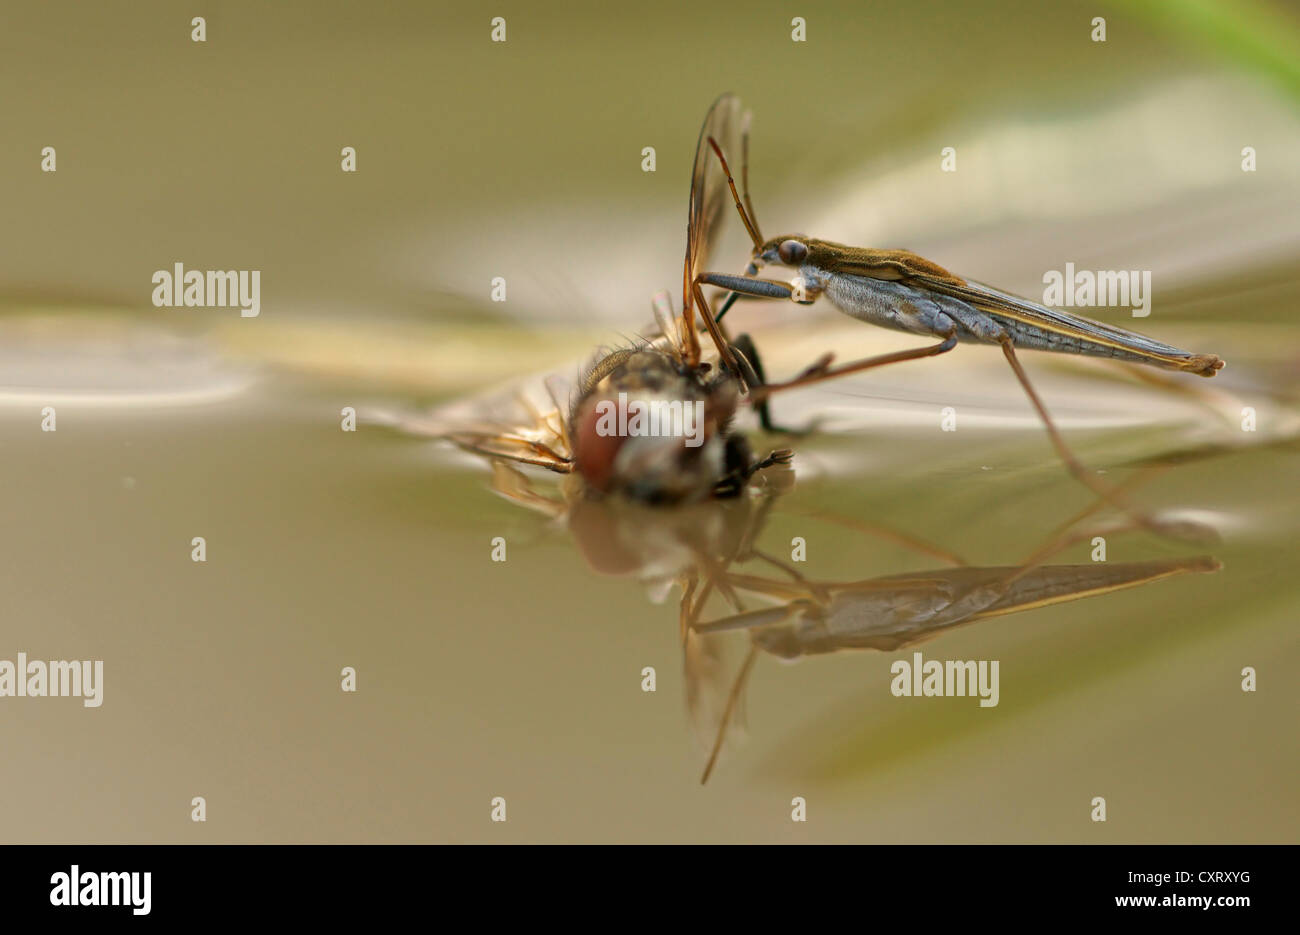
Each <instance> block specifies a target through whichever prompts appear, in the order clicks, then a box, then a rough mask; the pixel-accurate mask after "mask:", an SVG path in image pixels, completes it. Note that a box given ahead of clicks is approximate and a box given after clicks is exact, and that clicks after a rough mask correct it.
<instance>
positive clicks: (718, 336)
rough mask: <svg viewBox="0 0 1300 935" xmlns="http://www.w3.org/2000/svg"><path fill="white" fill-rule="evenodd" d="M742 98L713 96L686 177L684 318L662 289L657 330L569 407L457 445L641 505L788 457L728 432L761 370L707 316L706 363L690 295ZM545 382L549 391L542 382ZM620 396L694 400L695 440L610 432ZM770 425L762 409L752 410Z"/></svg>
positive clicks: (742, 482) (603, 365)
mask: <svg viewBox="0 0 1300 935" xmlns="http://www.w3.org/2000/svg"><path fill="white" fill-rule="evenodd" d="M738 113H739V103H738V102H737V100H736V99H735V98H734V97H731V96H724V97H722V98H719V99H718V101H717V102H716V103H715V104H714V105H713V107H712V109H711V110H710V111H709V113H708V115H707V116H706V117H705V121H704V126H703V128H702V129H701V131H700V142H699V145H698V147H697V150H696V156H695V165H694V171H693V174H692V178H691V197H690V214H689V219H688V222H687V233H686V239H687V243H686V258H685V263H684V267H683V296H682V315H681V316H680V317H676V316H674V314H673V311H672V305H671V302H670V301H669V300H668V299H667V297H666V296H663V295H661V296H657V297H656V300H655V316H656V319H657V322H658V328H659V334H658V335H657V336H656V337H654V338H653V339H651V340H649V341H647V342H645V343H643V344H640V345H638V346H635V347H631V348H621V349H618V350H615V351H613V352H612V353H609V354H606V355H605V356H604V357H602V358H601V359H599V360H598V361H597V362H596V363H595V364H594V365H593V366H591V367H590V368H589V369H588V370H587V372H586V373H585V375H584V376H583V378H582V379H581V381H580V383H579V385H578V387H577V390H576V392H575V394H574V398H573V401H572V403H571V405H570V406H568V407H567V410H566V409H565V407H563V406H561V404H560V403H559V401H558V400H557V399H556V398H555V397H556V394H555V393H554V392H553V391H552V392H551V399H552V402H553V403H554V404H555V409H554V411H552V412H549V413H541V412H538V411H536V410H534V411H533V412H532V416H533V419H534V424H533V425H532V426H531V427H516V428H511V429H504V430H500V431H484V430H481V429H479V430H471V431H456V432H450V433H444V434H445V437H447V438H449V439H450V440H451V441H453V442H455V443H456V444H457V445H459V446H460V447H461V448H464V449H466V450H468V451H471V452H473V453H475V454H480V455H485V456H487V457H491V458H505V459H509V460H511V461H515V462H520V463H524V464H531V465H536V466H539V467H544V468H546V469H548V470H551V471H555V472H558V473H561V474H572V475H576V476H578V477H579V478H581V481H582V482H583V485H584V486H585V487H586V488H587V489H588V490H593V491H596V492H598V493H607V494H620V495H623V496H626V497H628V498H630V499H633V500H636V501H639V502H643V503H654V504H659V503H684V502H692V501H698V500H704V499H708V498H709V497H726V496H735V495H737V494H738V493H740V492H741V491H743V490H744V488H745V486H746V484H747V483H748V482H749V480H750V478H751V477H752V476H753V475H754V474H755V473H756V472H758V471H762V470H764V469H765V468H769V467H771V466H773V465H777V464H784V463H787V462H788V461H789V460H790V457H791V452H790V451H789V450H788V449H781V450H777V451H774V452H772V453H771V454H769V455H767V456H766V457H764V458H761V459H760V458H757V457H756V456H755V455H754V454H753V452H752V451H751V449H750V446H749V443H748V441H747V440H746V439H745V437H744V436H743V435H741V434H739V433H737V432H735V431H733V430H732V422H733V420H734V416H735V414H736V411H737V409H738V408H739V406H740V405H741V404H742V402H743V401H744V399H745V396H746V393H747V391H748V389H749V387H750V386H753V385H757V384H760V383H761V382H762V365H761V364H760V363H759V361H758V356H757V354H756V351H755V348H754V345H753V342H752V341H751V340H750V339H749V337H748V336H747V335H740V336H739V337H737V338H736V340H735V341H734V342H732V341H731V340H730V339H728V338H727V337H726V336H725V334H724V333H723V332H722V330H721V329H720V328H719V327H718V326H717V325H715V324H714V323H713V321H712V319H711V318H709V317H708V316H706V317H705V322H706V324H707V325H708V326H709V332H710V337H711V338H712V340H713V344H714V346H715V348H716V350H717V360H716V362H711V361H705V360H701V349H700V340H699V334H698V330H697V321H696V318H697V311H696V307H695V303H696V301H697V300H698V301H702V296H701V295H700V292H699V289H700V287H699V284H698V283H697V281H696V273H697V271H698V270H699V269H700V267H701V266H702V265H703V263H704V261H705V259H706V258H707V256H708V253H709V249H710V247H711V246H712V244H713V242H714V240H715V239H716V233H717V231H718V230H719V229H720V228H721V226H722V225H721V220H722V217H723V215H724V214H725V213H726V211H728V210H729V204H728V201H729V199H728V195H727V187H726V184H725V182H724V180H723V178H722V177H721V176H720V175H719V174H718V173H717V172H716V171H714V172H709V171H708V169H709V167H710V163H711V160H710V158H709V150H708V148H707V146H706V145H705V141H706V140H709V139H732V138H733V137H734V136H735V135H736V134H737V130H738V126H739V120H738ZM548 389H549V388H548ZM616 400H618V401H619V402H620V403H624V404H625V403H626V402H628V401H631V402H634V403H638V404H642V405H645V404H650V405H656V404H672V405H678V406H679V407H680V406H682V405H683V404H685V405H692V406H693V405H694V404H699V409H698V411H700V412H702V414H703V418H702V438H696V439H691V440H690V443H688V440H687V439H686V438H684V437H683V436H682V435H680V434H668V433H661V434H630V433H627V432H616V433H611V432H609V431H606V430H604V429H605V428H606V426H607V424H608V423H607V422H606V421H602V418H601V412H602V409H604V410H605V411H608V410H607V407H608V406H609V405H610V404H613V403H614V402H615V401H616ZM759 413H760V417H761V419H762V421H763V424H764V426H765V427H770V426H769V424H768V421H767V410H766V407H765V406H760V407H759Z"/></svg>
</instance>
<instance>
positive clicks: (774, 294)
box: [695, 273, 822, 319]
mask: <svg viewBox="0 0 1300 935" xmlns="http://www.w3.org/2000/svg"><path fill="white" fill-rule="evenodd" d="M695 281H696V282H697V283H699V284H701V285H705V286H717V287H718V288H720V289H730V290H731V295H729V296H728V297H727V301H726V302H725V303H724V304H723V306H722V308H721V309H720V310H719V311H718V315H717V317H718V319H721V318H722V316H723V315H725V314H726V313H727V310H728V309H730V308H731V306H732V303H734V302H735V301H736V299H738V298H740V297H741V296H749V297H752V298H756V299H789V300H790V301H791V302H797V303H798V304H800V305H812V304H813V303H814V302H816V301H817V297H818V296H820V295H821V294H822V290H821V287H820V286H817V285H815V284H813V283H811V282H807V281H802V280H801V281H796V282H784V281H782V280H780V279H764V278H762V277H761V276H750V275H746V276H734V275H731V274H729V273H700V274H699V275H698V276H696V277H695Z"/></svg>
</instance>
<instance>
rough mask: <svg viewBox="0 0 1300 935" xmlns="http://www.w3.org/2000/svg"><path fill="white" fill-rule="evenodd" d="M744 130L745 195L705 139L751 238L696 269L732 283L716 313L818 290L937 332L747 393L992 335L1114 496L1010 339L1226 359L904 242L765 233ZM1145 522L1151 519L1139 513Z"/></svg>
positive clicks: (1163, 362)
mask: <svg viewBox="0 0 1300 935" xmlns="http://www.w3.org/2000/svg"><path fill="white" fill-rule="evenodd" d="M748 135H749V134H748V114H746V115H745V119H744V121H743V126H742V130H741V137H742V138H741V153H742V160H743V162H742V170H741V187H742V191H743V194H744V200H743V203H742V200H741V195H740V194H738V193H737V192H736V185H735V181H734V179H733V178H732V176H731V170H730V168H729V167H728V166H727V160H726V156H725V154H724V150H723V144H722V143H721V142H719V141H718V140H717V139H710V140H709V141H708V143H709V146H710V147H711V148H712V149H713V151H714V153H716V155H717V157H718V161H719V162H720V163H721V164H722V168H723V171H724V172H725V173H726V175H727V183H728V186H729V188H730V191H731V196H732V200H733V201H734V203H735V207H736V211H737V212H738V213H739V214H740V218H741V221H742V222H743V224H744V226H745V230H746V231H747V232H748V234H749V237H750V239H751V240H752V242H753V257H752V259H751V261H750V264H749V266H748V268H747V269H746V271H745V275H744V276H733V275H726V274H721V273H712V272H704V273H701V274H699V276H698V278H697V282H698V283H699V284H707V285H713V286H720V287H722V288H724V289H728V290H730V291H731V292H732V295H731V296H730V297H729V298H728V300H727V302H726V304H725V305H724V306H723V307H722V308H721V309H720V310H719V312H718V314H717V316H716V319H721V318H722V317H723V316H724V315H725V314H726V312H727V310H728V309H729V308H730V307H731V304H732V303H733V302H734V301H735V300H736V298H738V297H739V296H742V295H743V296H753V297H759V298H769V299H789V300H791V301H794V302H797V303H799V304H802V305H808V304H811V303H812V302H814V301H816V299H817V298H818V297H819V296H821V295H823V294H824V295H825V296H826V297H827V298H828V299H830V301H831V302H832V303H833V304H834V305H835V307H836V308H838V309H839V310H840V311H842V312H844V313H845V314H847V315H850V316H852V317H853V318H858V319H860V320H862V321H866V322H870V323H872V324H876V325H881V326H883V327H886V328H891V329H894V330H897V331H906V332H909V333H911V334H918V335H925V336H928V337H932V338H936V339H938V343H935V344H931V345H928V346H926V347H920V348H915V349H912V350H904V351H897V352H894V353H890V354H882V355H879V356H875V357H868V358H865V359H863V360H857V361H853V362H850V363H845V364H841V365H839V366H836V367H832V366H831V362H832V358H833V355H831V354H827V355H825V356H824V357H823V358H821V359H820V360H819V361H817V362H816V363H814V364H813V365H812V366H811V367H809V368H808V369H806V370H805V371H804V372H803V373H801V374H799V375H798V376H796V377H795V378H794V379H792V380H789V381H787V382H784V383H772V384H767V385H766V386H764V387H762V388H759V389H755V390H754V392H753V393H752V394H751V398H752V399H753V400H754V401H755V402H758V401H761V400H763V399H765V398H766V396H767V395H768V394H770V393H773V392H776V391H778V390H786V389H791V388H794V387H799V386H807V385H810V384H813V383H818V382H820V381H823V380H828V379H832V378H834V377H838V376H843V375H845V374H849V373H856V372H858V371H862V370H867V369H869V368H871V367H879V366H883V365H885V364H892V363H898V362H901V361H906V360H916V359H919V358H922V357H933V356H936V355H938V354H945V353H947V352H948V351H951V350H952V349H953V348H954V347H956V346H957V344H958V343H959V342H967V343H974V344H990V345H997V346H999V347H1001V348H1002V352H1003V354H1004V355H1006V358H1007V362H1008V363H1009V364H1010V365H1011V369H1012V370H1013V371H1014V372H1015V375H1016V378H1017V379H1018V380H1019V381H1020V385H1021V386H1022V387H1023V388H1024V391H1025V394H1026V395H1027V396H1028V397H1029V401H1030V403H1032V405H1033V407H1034V409H1035V410H1036V411H1037V413H1038V416H1039V418H1041V420H1042V422H1043V424H1044V425H1045V426H1046V428H1047V432H1048V435H1049V437H1050V438H1051V441H1052V444H1053V446H1054V447H1055V448H1056V451H1057V453H1058V454H1059V455H1060V457H1061V459H1062V460H1063V461H1064V462H1065V464H1066V465H1067V466H1068V468H1069V469H1070V471H1071V473H1073V474H1074V476H1075V477H1077V478H1078V479H1079V480H1080V481H1081V482H1083V483H1084V484H1086V485H1087V486H1088V487H1090V488H1091V489H1092V490H1093V491H1094V492H1095V493H1097V494H1098V495H1100V496H1102V497H1105V498H1107V499H1108V500H1110V501H1111V502H1112V503H1114V502H1115V497H1114V494H1113V492H1111V491H1110V490H1109V489H1108V488H1107V487H1106V486H1105V485H1103V484H1101V483H1100V482H1099V481H1097V480H1096V478H1095V477H1093V476H1092V475H1090V474H1089V473H1088V472H1087V471H1085V470H1084V468H1083V466H1082V465H1081V464H1080V463H1079V461H1078V460H1077V459H1076V458H1075V456H1074V454H1073V453H1072V452H1071V451H1070V449H1069V448H1068V447H1067V446H1066V444H1065V441H1064V439H1063V438H1062V437H1061V435H1060V433H1059V432H1058V431H1057V429H1056V426H1055V425H1054V424H1053V422H1052V418H1051V416H1050V415H1048V412H1047V408H1046V407H1045V406H1044V405H1043V402H1042V400H1041V399H1040V398H1039V396H1038V394H1037V392H1035V390H1034V388H1033V386H1032V384H1031V383H1030V382H1029V377H1028V376H1027V375H1026V373H1025V371H1024V369H1023V367H1022V366H1021V364H1020V360H1019V358H1018V357H1017V355H1016V349H1017V348H1028V349H1033V350H1045V351H1056V352H1059V353H1067V354H1083V355H1087V356H1090V357H1104V358H1110V359H1113V360H1120V361H1130V362H1134V363H1141V364H1148V365H1151V366H1154V367H1161V368H1165V369H1169V370H1180V371H1183V372H1185V373H1193V374H1196V375H1198V376H1203V377H1211V376H1214V374H1215V373H1216V372H1217V371H1218V370H1219V369H1220V368H1221V367H1222V366H1223V361H1222V360H1221V359H1219V358H1218V357H1216V356H1215V355H1213V354H1192V353H1189V352H1187V351H1182V350H1179V349H1178V348H1176V347H1171V346H1169V345H1167V344H1162V343H1160V342H1159V341H1155V340H1153V339H1151V338H1148V337H1145V336H1143V335H1140V334H1136V333H1134V332H1132V331H1126V330H1124V329H1122V328H1117V327H1115V326H1113V325H1107V324H1102V323H1100V322H1096V321H1092V320H1090V319H1087V318H1083V317H1081V316H1078V315H1071V314H1068V313H1066V312H1062V311H1059V310H1053V309H1049V308H1046V307H1045V306H1042V305H1039V304H1037V303H1036V302H1031V301H1029V300H1028V299H1023V298H1020V297H1019V296H1015V295H1010V294H1008V293H1006V292H1002V291H1001V290H998V289H994V288H993V287H991V286H985V285H982V284H980V283H977V282H973V281H971V280H966V279H963V278H961V277H959V276H956V275H954V274H952V273H950V272H948V271H947V270H945V269H943V268H942V267H940V266H938V265H937V264H935V263H932V262H930V261H929V260H926V259H923V258H922V257H919V256H917V255H916V254H914V253H910V252H908V251H906V250H880V249H872V248H868V247H850V246H845V245H844V244H837V243H831V242H830V241H826V240H817V239H816V238H813V237H805V236H804V235H802V234H788V235H784V236H781V237H774V238H772V239H770V240H768V239H764V238H763V236H762V234H760V233H759V229H758V222H757V220H756V218H755V216H754V208H753V204H752V203H751V202H750V198H749V165H748V163H749V154H748ZM733 151H734V150H733ZM765 265H778V266H784V267H787V268H789V269H793V270H795V271H796V272H797V275H796V276H795V277H794V279H792V280H791V281H789V282H785V281H781V280H777V279H765V278H760V277H759V276H758V272H759V270H760V268H761V267H763V266H765ZM701 304H702V310H703V312H704V313H705V315H706V320H707V319H708V318H711V317H713V316H711V315H710V314H709V309H708V307H707V305H703V300H702V299H701ZM716 319H715V320H716ZM1117 505H1122V504H1117ZM1126 509H1127V508H1126ZM1129 512H1130V513H1132V511H1131V510H1130V511H1129ZM1144 524H1146V525H1149V523H1146V521H1144Z"/></svg>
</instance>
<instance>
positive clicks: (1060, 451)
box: [1000, 338, 1171, 536]
mask: <svg viewBox="0 0 1300 935" xmlns="http://www.w3.org/2000/svg"><path fill="white" fill-rule="evenodd" d="M1000 343H1001V345H1002V353H1003V354H1004V355H1006V358H1007V363H1009V364H1011V369H1012V370H1013V371H1015V374H1016V379H1017V380H1019V381H1020V386H1021V387H1022V388H1023V389H1024V391H1025V395H1026V396H1028V397H1029V402H1030V403H1031V404H1032V405H1033V407H1034V409H1035V410H1036V411H1037V413H1038V418H1039V419H1041V420H1042V423H1043V426H1044V427H1045V428H1046V429H1047V437H1048V438H1049V439H1051V442H1052V447H1053V448H1055V449H1056V454H1057V456H1058V457H1060V459H1061V460H1062V461H1063V462H1065V466H1066V468H1067V469H1068V470H1069V472H1070V473H1071V474H1072V475H1074V478H1075V479H1076V480H1077V481H1079V483H1081V484H1083V485H1084V486H1085V487H1087V488H1088V489H1089V490H1091V491H1092V492H1093V493H1095V494H1096V495H1097V496H1098V497H1100V498H1101V499H1103V500H1105V501H1106V502H1107V503H1109V504H1110V505H1111V506H1113V507H1115V508H1116V509H1118V510H1120V511H1121V512H1123V513H1124V514H1125V515H1126V516H1128V517H1129V518H1130V519H1132V520H1133V522H1135V523H1136V524H1138V525H1139V526H1141V527H1142V528H1144V529H1146V530H1148V531H1149V532H1153V533H1155V534H1156V535H1158V536H1170V535H1171V530H1170V528H1169V527H1168V526H1167V525H1164V524H1161V523H1159V522H1158V521H1157V520H1155V519H1153V518H1152V517H1151V516H1150V515H1149V514H1148V513H1146V512H1144V511H1142V510H1140V509H1138V508H1137V507H1134V506H1133V505H1132V504H1131V503H1129V502H1128V500H1127V499H1126V498H1124V496H1123V495H1122V494H1120V492H1119V491H1118V490H1117V489H1116V488H1113V487H1111V486H1110V485H1109V484H1105V483H1103V482H1102V481H1100V480H1098V479H1097V478H1096V477H1095V476H1094V475H1093V474H1092V473H1091V472H1089V471H1088V469H1087V468H1085V467H1084V466H1083V463H1082V462H1081V461H1080V460H1079V459H1078V458H1076V457H1075V456H1074V452H1073V451H1071V450H1070V447H1069V446H1068V445H1067V444H1066V443H1065V439H1064V438H1063V437H1061V433H1060V431H1059V430H1058V429H1057V428H1056V424H1055V423H1054V422H1053V421H1052V417H1051V415H1050V414H1049V413H1048V412H1047V407H1046V406H1045V405H1043V401H1042V399H1040V398H1039V396H1038V392H1037V391H1036V390H1035V389H1034V386H1033V384H1032V383H1030V382H1029V375H1028V374H1027V373H1025V368H1024V367H1022V366H1021V364H1020V358H1018V357H1017V356H1016V350H1015V345H1014V344H1013V343H1012V341H1011V339H1010V338H1003V339H1002V341H1001V342H1000Z"/></svg>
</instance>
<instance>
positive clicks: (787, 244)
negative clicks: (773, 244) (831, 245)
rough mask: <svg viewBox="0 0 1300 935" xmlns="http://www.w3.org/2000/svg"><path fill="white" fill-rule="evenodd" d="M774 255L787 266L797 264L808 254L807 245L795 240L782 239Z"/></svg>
mask: <svg viewBox="0 0 1300 935" xmlns="http://www.w3.org/2000/svg"><path fill="white" fill-rule="evenodd" d="M776 255H777V256H779V257H780V258H781V262H782V263H784V264H786V265H787V266H798V265H799V264H800V263H802V262H803V261H804V259H805V258H806V257H807V256H808V245H807V244H803V243H800V242H799V241H797V240H783V241H781V246H779V247H777V248H776Z"/></svg>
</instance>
